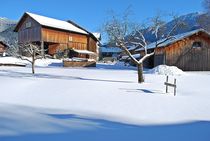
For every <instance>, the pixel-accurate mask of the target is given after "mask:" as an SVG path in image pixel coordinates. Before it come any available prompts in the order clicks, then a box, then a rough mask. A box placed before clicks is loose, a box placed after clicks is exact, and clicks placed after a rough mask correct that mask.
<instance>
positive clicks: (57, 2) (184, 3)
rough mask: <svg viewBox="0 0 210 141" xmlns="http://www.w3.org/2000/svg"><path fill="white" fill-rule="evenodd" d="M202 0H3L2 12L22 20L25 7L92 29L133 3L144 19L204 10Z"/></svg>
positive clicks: (135, 17) (0, 11) (34, 11)
mask: <svg viewBox="0 0 210 141" xmlns="http://www.w3.org/2000/svg"><path fill="white" fill-rule="evenodd" d="M201 3H202V0H173V1H171V0H2V1H1V8H0V16H1V17H7V18H10V19H13V20H18V19H19V18H20V17H21V16H22V14H23V13H24V12H25V11H29V12H33V13H37V14H41V15H45V16H49V17H53V18H58V19H61V20H67V19H71V20H73V21H75V22H77V23H78V24H80V25H81V26H83V27H85V28H87V29H88V30H90V31H96V30H98V29H99V27H100V25H101V24H102V23H103V21H105V19H106V17H107V13H108V11H109V10H111V9H113V10H115V11H116V12H119V13H120V12H123V11H124V10H125V9H126V8H127V7H128V6H132V9H133V14H134V15H133V19H134V20H136V21H137V22H141V21H143V20H145V19H147V18H149V17H152V16H154V15H155V14H156V13H157V11H158V10H161V11H164V12H168V13H171V12H174V13H176V14H178V15H182V14H187V13H191V12H200V11H202V10H203V8H202V4H201Z"/></svg>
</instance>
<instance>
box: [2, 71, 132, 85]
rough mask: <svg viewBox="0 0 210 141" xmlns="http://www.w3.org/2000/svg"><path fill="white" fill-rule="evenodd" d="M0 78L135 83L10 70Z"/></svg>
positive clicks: (3, 72) (4, 72)
mask: <svg viewBox="0 0 210 141" xmlns="http://www.w3.org/2000/svg"><path fill="white" fill-rule="evenodd" d="M0 76H3V77H11V78H23V79H24V78H45V79H61V80H85V81H98V82H111V83H135V82H132V81H118V80H108V79H107V80H106V79H94V78H85V77H77V76H64V75H52V74H43V73H36V74H34V75H33V74H31V73H23V72H16V71H11V70H0Z"/></svg>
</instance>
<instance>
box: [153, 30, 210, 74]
mask: <svg viewBox="0 0 210 141" xmlns="http://www.w3.org/2000/svg"><path fill="white" fill-rule="evenodd" d="M197 41H198V42H201V43H202V44H203V46H202V48H193V47H192V45H193V43H194V42H197ZM165 51H166V65H170V66H177V67H179V68H180V69H182V70H185V71H209V70H210V38H208V37H207V36H206V35H205V34H202V33H199V34H198V35H194V36H192V37H190V38H187V39H184V40H182V41H178V42H176V43H174V44H172V45H170V46H168V47H166V50H165ZM160 54H162V55H163V54H164V48H160V49H158V50H157V54H156V55H155V56H156V57H155V58H156V59H157V56H158V55H160Z"/></svg>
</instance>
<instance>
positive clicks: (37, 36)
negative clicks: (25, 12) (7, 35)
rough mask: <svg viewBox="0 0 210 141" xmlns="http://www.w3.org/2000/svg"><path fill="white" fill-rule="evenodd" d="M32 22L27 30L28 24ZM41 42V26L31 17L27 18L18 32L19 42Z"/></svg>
mask: <svg viewBox="0 0 210 141" xmlns="http://www.w3.org/2000/svg"><path fill="white" fill-rule="evenodd" d="M27 22H31V27H30V28H26V23H27ZM40 40H41V25H40V24H39V23H37V22H36V21H35V20H33V19H32V18H31V17H26V19H25V20H24V22H23V23H22V26H21V27H20V29H19V31H18V42H19V43H26V42H36V41H40Z"/></svg>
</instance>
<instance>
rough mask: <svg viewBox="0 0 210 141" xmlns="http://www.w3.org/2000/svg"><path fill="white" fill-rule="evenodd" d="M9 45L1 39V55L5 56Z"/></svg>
mask: <svg viewBox="0 0 210 141" xmlns="http://www.w3.org/2000/svg"><path fill="white" fill-rule="evenodd" d="M7 47H8V46H7V45H6V44H5V43H4V42H2V41H0V56H4V54H5V52H6V49H7Z"/></svg>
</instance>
